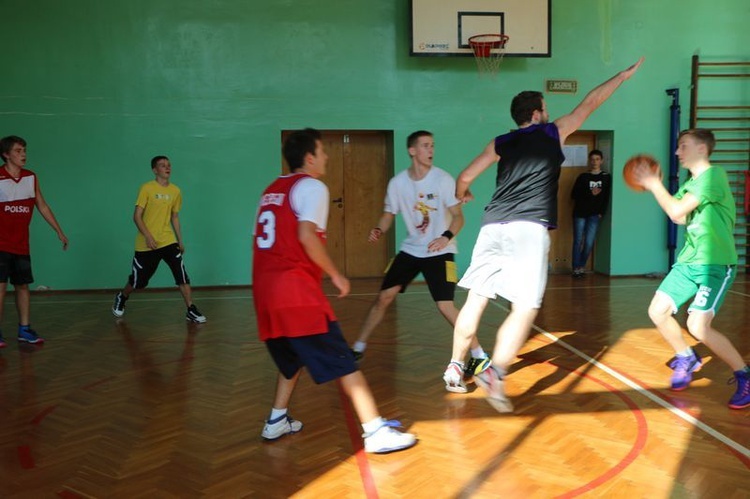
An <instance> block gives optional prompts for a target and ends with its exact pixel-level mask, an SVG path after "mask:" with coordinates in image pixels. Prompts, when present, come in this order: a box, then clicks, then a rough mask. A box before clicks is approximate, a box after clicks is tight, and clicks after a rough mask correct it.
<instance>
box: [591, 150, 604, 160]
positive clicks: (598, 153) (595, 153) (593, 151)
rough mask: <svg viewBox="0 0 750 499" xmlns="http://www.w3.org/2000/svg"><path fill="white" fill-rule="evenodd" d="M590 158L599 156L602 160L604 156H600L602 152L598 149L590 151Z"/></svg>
mask: <svg viewBox="0 0 750 499" xmlns="http://www.w3.org/2000/svg"><path fill="white" fill-rule="evenodd" d="M591 156H599V157H600V158H602V159H604V154H602V152H601V151H600V150H599V149H592V150H591V152H590V153H589V158H590V157H591Z"/></svg>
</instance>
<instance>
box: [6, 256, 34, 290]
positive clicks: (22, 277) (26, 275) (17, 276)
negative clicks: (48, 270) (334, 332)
mask: <svg viewBox="0 0 750 499" xmlns="http://www.w3.org/2000/svg"><path fill="white" fill-rule="evenodd" d="M8 280H10V283H11V284H13V285H14V286H15V285H17V284H31V283H32V282H34V275H33V274H32V273H31V255H16V254H15V253H6V252H5V251H0V282H8Z"/></svg>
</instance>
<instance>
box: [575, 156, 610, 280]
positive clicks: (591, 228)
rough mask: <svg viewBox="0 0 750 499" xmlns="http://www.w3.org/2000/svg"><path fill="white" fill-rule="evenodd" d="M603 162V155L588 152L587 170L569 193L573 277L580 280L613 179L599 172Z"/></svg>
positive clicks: (579, 176) (605, 207)
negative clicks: (571, 205) (571, 212)
mask: <svg viewBox="0 0 750 499" xmlns="http://www.w3.org/2000/svg"><path fill="white" fill-rule="evenodd" d="M603 161H604V155H603V154H602V152H601V151H600V150H598V149H593V150H592V151H591V152H590V153H589V171H588V172H586V173H581V174H580V175H578V178H576V182H575V184H574V185H573V190H572V191H571V193H570V197H571V198H572V199H573V277H583V274H584V273H585V271H586V262H587V261H588V259H589V256H590V255H591V250H592V249H593V248H594V240H596V233H597V231H598V230H599V222H600V221H601V219H602V217H603V216H604V213H605V212H606V211H607V205H609V194H610V192H611V190H612V177H611V176H610V175H609V173H607V172H605V171H604V170H602V163H603Z"/></svg>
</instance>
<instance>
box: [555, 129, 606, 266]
mask: <svg viewBox="0 0 750 499" xmlns="http://www.w3.org/2000/svg"><path fill="white" fill-rule="evenodd" d="M565 145H566V146H574V145H585V146H586V148H587V151H591V150H592V149H594V148H595V146H596V134H595V133H594V132H580V131H579V132H576V133H574V134H572V135H570V136H569V137H568V139H567V140H566V141H565ZM587 157H588V154H587ZM587 170H588V165H587V164H583V165H575V166H566V167H563V169H562V172H561V173H560V185H559V188H558V191H557V230H553V231H551V232H550V251H549V264H550V270H551V271H552V272H556V273H563V272H571V271H572V270H573V262H572V258H573V255H572V253H573V200H572V199H570V191H571V190H573V184H574V183H575V180H576V177H578V175H580V174H581V173H583V172H585V171H587ZM593 260H594V257H593V252H592V256H591V258H589V262H588V263H587V264H586V268H587V269H591V268H593Z"/></svg>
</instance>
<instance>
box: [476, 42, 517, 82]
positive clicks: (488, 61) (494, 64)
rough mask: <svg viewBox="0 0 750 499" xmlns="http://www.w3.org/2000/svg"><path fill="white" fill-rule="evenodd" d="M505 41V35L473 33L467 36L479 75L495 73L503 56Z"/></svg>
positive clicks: (492, 74) (493, 74)
mask: <svg viewBox="0 0 750 499" xmlns="http://www.w3.org/2000/svg"><path fill="white" fill-rule="evenodd" d="M507 41H508V36H507V35H475V36H472V37H471V38H469V45H471V50H472V51H473V52H474V60H475V61H476V62H477V69H478V70H479V76H480V77H481V76H485V75H487V76H491V77H494V76H495V75H497V72H498V71H499V70H500V64H501V63H502V62H503V56H505V44H506V43H507Z"/></svg>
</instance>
